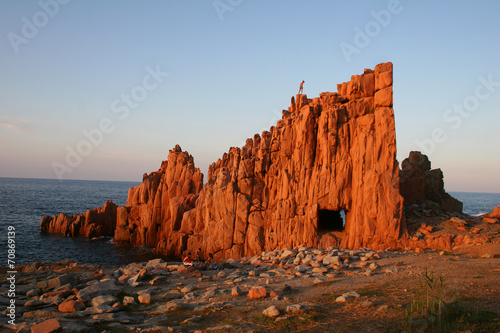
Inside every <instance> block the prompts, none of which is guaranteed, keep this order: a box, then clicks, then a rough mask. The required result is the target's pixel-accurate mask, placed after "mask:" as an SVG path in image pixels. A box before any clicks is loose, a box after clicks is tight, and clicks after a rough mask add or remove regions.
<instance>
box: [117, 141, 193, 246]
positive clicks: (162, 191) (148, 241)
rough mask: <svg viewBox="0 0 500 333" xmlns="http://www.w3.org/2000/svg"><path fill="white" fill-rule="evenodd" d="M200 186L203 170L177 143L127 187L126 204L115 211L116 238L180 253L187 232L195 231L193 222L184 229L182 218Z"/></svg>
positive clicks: (136, 244)
mask: <svg viewBox="0 0 500 333" xmlns="http://www.w3.org/2000/svg"><path fill="white" fill-rule="evenodd" d="M202 187H203V174H202V173H201V172H200V169H198V168H195V166H194V159H193V157H192V156H191V155H189V154H188V153H187V152H183V151H182V149H181V148H180V147H179V146H178V145H177V146H176V147H175V148H174V149H173V150H171V151H170V152H169V155H168V160H167V161H164V162H163V163H162V165H161V168H160V169H159V170H158V171H156V172H152V173H150V174H149V175H146V174H145V175H144V177H143V182H142V184H141V185H138V186H136V187H134V188H131V189H130V190H129V193H128V199H127V204H126V207H119V208H118V211H117V215H118V217H117V226H116V231H115V242H117V243H123V244H131V245H134V246H147V247H155V248H157V249H158V251H159V252H162V253H166V254H176V255H180V254H181V252H182V250H183V249H185V247H186V234H188V233H194V232H196V231H198V230H197V227H196V226H192V227H193V228H192V229H189V230H187V229H185V228H184V229H183V228H182V224H181V222H182V218H183V216H184V214H185V213H187V212H188V211H190V210H191V209H193V208H194V206H195V202H196V198H197V197H198V193H199V192H200V190H201V189H202Z"/></svg>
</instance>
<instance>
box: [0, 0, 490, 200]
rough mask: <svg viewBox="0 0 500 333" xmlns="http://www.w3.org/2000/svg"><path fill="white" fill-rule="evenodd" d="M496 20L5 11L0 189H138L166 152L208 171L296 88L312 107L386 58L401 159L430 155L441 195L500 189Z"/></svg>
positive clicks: (258, 4)
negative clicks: (10, 182)
mask: <svg viewBox="0 0 500 333" xmlns="http://www.w3.org/2000/svg"><path fill="white" fill-rule="evenodd" d="M66 2H67V3H66ZM387 13H389V14H390V17H389V16H387V15H385V16H384V14H387ZM499 13H500V2H498V1H456V0H455V1H439V2H437V1H410V0H400V1H394V0H391V1H385V0H384V1H305V0H304V1H291V0H286V1H285V0H281V1H265V0H251V1H250V0H216V1H210V0H209V1H81V0H80V1H78V0H72V1H68V0H64V1H63V0H59V2H57V1H56V0H41V1H14V0H12V1H8V0H3V1H1V2H0V158H1V161H2V163H1V165H0V177H36V178H57V177H58V176H60V177H62V178H63V179H102V180H134V181H141V180H142V174H143V173H145V172H151V171H155V170H157V169H158V168H159V166H160V163H161V161H162V160H164V159H166V157H167V154H168V151H169V149H172V148H173V147H174V146H175V145H176V144H179V145H180V146H181V147H182V148H183V149H184V150H187V151H189V153H191V154H192V155H193V156H194V158H195V163H196V165H197V166H198V167H200V168H201V170H202V172H203V173H206V170H207V168H208V165H209V164H210V163H212V162H214V161H216V160H217V159H218V158H219V157H221V156H222V154H223V153H224V152H226V151H228V150H229V147H231V146H241V145H242V144H243V143H244V141H245V139H246V138H248V137H253V135H254V134H255V133H261V132H262V130H265V129H268V128H269V127H270V126H271V125H274V124H275V123H276V121H277V120H278V117H281V110H282V109H286V108H287V107H288V106H289V103H290V98H291V96H292V95H294V94H295V93H296V92H297V90H298V85H299V83H300V81H301V80H305V81H306V84H305V87H304V92H305V93H306V94H307V95H308V97H310V98H312V97H316V96H318V95H319V93H321V92H323V91H336V88H337V83H341V82H344V81H348V80H349V79H350V77H351V75H354V74H361V73H363V70H364V68H374V66H375V65H376V64H378V63H381V62H386V61H392V62H393V63H394V110H395V116H396V127H397V143H398V159H399V161H400V162H401V161H402V160H403V159H404V158H405V157H406V156H408V153H409V151H411V150H422V148H420V147H419V144H418V142H425V144H424V146H423V147H424V149H426V150H424V152H426V153H428V155H429V157H430V159H431V161H432V166H433V167H435V168H441V169H442V170H443V171H444V174H445V184H446V189H447V190H450V191H476V192H480V191H485V192H500V172H499V170H500V154H499V153H500V133H499V131H498V124H500V114H499V105H500V62H499V57H498V55H499V54H500V43H499V33H500V20H498V14H499ZM377 19H378V20H377ZM33 28H34V29H35V30H33ZM360 31H361V33H362V34H363V35H365V34H366V35H365V36H361V34H360V33H359V32H360ZM360 36H361V37H360ZM363 37H364V39H363ZM346 45H350V46H351V47H352V48H356V52H354V53H351V54H348V55H347V56H346V54H345V51H343V49H344V50H346V47H345V46H346ZM342 46H344V47H342ZM352 48H351V50H352ZM151 72H157V73H159V74H156V80H155V79H154V77H152V76H151V74H150V73H151ZM165 73H168V75H167V74H165ZM481 78H482V79H481ZM487 81H492V82H493V83H489V84H488V83H487V84H485V83H484V82H487ZM126 95H129V96H132V97H131V100H130V101H129V102H128V103H129V104H128V105H127V104H126V103H127V102H126V101H125V100H122V98H125V97H126ZM124 96H125V97H124ZM133 96H135V97H133ZM454 105H458V108H460V107H461V108H462V110H463V111H462V113H461V114H460V113H458V111H457V110H458V108H456V109H453V106H454ZM132 106H133V108H132ZM468 110H470V111H468ZM100 123H101V126H102V130H101V129H99V126H100ZM97 129H99V130H97ZM84 130H86V131H88V132H90V133H94V134H95V136H94V137H93V138H94V142H95V143H89V142H90V141H89V140H88V139H87V138H86V136H85V135H84V134H83V131H84ZM96 131H99V132H100V133H101V134H102V136H100V135H98V134H96V133H97V132H96ZM433 131H437V134H436V135H437V139H434V140H432V142H433V143H432V144H431V143H430V141H431V138H432V132H433ZM84 141H85V142H84ZM89 145H90V146H89ZM421 146H422V144H421ZM78 149H80V152H83V153H84V154H83V153H82V154H79V156H80V157H79V158H78V157H74V156H73V157H71V158H69V160H68V154H70V153H68V151H75V152H76V153H77V154H78V152H77V151H78ZM70 155H71V154H70ZM84 155H85V156H84ZM68 161H69V162H68ZM57 170H58V171H57ZM57 172H59V174H58V173H57Z"/></svg>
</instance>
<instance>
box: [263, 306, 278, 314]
mask: <svg viewBox="0 0 500 333" xmlns="http://www.w3.org/2000/svg"><path fill="white" fill-rule="evenodd" d="M262 314H263V315H264V316H266V317H278V316H279V315H280V311H279V310H278V308H277V307H276V305H272V306H270V307H268V308H267V309H265V310H264V311H262Z"/></svg>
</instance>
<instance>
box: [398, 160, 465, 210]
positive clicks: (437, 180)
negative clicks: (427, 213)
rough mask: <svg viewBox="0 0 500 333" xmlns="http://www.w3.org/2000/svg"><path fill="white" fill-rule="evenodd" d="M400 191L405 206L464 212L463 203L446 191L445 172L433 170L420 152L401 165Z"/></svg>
mask: <svg viewBox="0 0 500 333" xmlns="http://www.w3.org/2000/svg"><path fill="white" fill-rule="evenodd" d="M401 168H402V169H401V171H400V181H399V182H400V191H401V195H402V196H403V197H404V199H405V205H409V204H413V203H417V204H424V205H427V204H431V205H436V206H438V207H439V208H440V209H441V210H446V211H452V212H459V213H461V212H462V209H463V203H462V202H460V201H458V200H457V199H455V198H453V197H452V196H451V195H449V194H448V193H446V191H445V190H444V181H443V172H442V171H441V169H432V170H431V162H430V161H429V159H428V157H427V156H426V155H423V154H422V153H420V152H418V151H412V152H410V155H409V156H408V158H406V159H405V160H404V161H403V163H401Z"/></svg>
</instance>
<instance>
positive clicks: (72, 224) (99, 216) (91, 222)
mask: <svg viewBox="0 0 500 333" xmlns="http://www.w3.org/2000/svg"><path fill="white" fill-rule="evenodd" d="M116 208H117V206H116V205H115V204H114V203H113V202H111V201H106V203H105V204H104V206H103V207H99V208H94V209H90V210H88V211H87V212H86V213H84V214H76V215H72V216H69V215H66V214H62V213H61V214H59V215H56V216H54V217H51V216H47V215H45V216H44V217H42V221H41V223H40V229H41V231H43V232H52V233H60V234H63V235H64V236H71V237H74V236H83V237H86V238H94V237H100V236H113V234H114V232H115V227H116Z"/></svg>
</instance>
